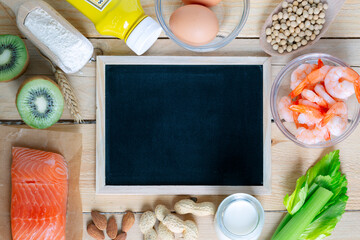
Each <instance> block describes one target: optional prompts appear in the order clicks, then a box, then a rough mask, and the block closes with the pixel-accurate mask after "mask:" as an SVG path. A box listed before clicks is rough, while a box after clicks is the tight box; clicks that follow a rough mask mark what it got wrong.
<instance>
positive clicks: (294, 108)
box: [270, 53, 360, 148]
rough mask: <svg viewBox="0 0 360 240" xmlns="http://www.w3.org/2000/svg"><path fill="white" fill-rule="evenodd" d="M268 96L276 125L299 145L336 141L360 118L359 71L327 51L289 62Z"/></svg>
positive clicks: (333, 143) (309, 145)
mask: <svg viewBox="0 0 360 240" xmlns="http://www.w3.org/2000/svg"><path fill="white" fill-rule="evenodd" d="M270 97H271V99H270V101H271V112H272V115H273V118H274V121H275V123H276V125H277V126H278V127H279V129H280V131H281V132H282V133H283V134H284V135H285V136H287V137H288V138H289V139H290V140H292V141H293V142H294V143H296V144H297V145H299V146H302V147H307V148H325V147H330V146H333V145H335V144H338V143H340V142H341V141H343V140H344V139H345V138H347V137H348V136H349V135H350V134H351V133H352V132H353V131H354V130H355V128H356V127H357V125H358V124H359V121H360V77H359V74H358V73H357V72H356V71H355V70H353V69H352V68H350V66H349V65H347V64H346V63H345V62H343V61H342V60H340V59H338V58H336V57H333V56H331V55H328V54H322V53H312V54H306V55H303V56H300V57H298V58H296V59H294V60H292V61H291V62H289V63H288V64H287V65H286V66H285V67H284V68H283V69H282V70H281V71H280V73H279V74H278V75H277V77H276V79H275V82H274V83H273V86H272V89H271V94H270Z"/></svg>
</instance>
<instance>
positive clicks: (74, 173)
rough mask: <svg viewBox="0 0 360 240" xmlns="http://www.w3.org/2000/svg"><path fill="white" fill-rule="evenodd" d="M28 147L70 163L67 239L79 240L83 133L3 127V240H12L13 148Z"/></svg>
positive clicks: (0, 197) (0, 192) (0, 201)
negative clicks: (59, 155) (60, 157)
mask: <svg viewBox="0 0 360 240" xmlns="http://www.w3.org/2000/svg"><path fill="white" fill-rule="evenodd" d="M12 147H28V148H34V149H39V150H43V151H48V152H55V153H59V154H61V155H62V156H64V158H65V160H66V161H67V162H68V170H69V193H68V204H67V215H66V240H80V239H82V234H83V215H82V203H81V196H80V190H79V177H80V165H81V154H82V134H81V133H69V132H59V131H47V130H36V129H25V128H14V127H5V126H0V239H1V240H10V239H12V237H11V226H10V202H11V162H12V156H11V148H12Z"/></svg>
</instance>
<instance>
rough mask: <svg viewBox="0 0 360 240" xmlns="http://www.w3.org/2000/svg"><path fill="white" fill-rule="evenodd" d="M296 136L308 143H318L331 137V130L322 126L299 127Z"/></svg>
mask: <svg viewBox="0 0 360 240" xmlns="http://www.w3.org/2000/svg"><path fill="white" fill-rule="evenodd" d="M296 138H297V139H298V140H299V141H301V142H303V143H306V144H316V143H319V142H323V141H328V140H330V139H331V137H330V132H329V130H328V129H327V128H325V127H320V126H316V127H315V128H314V129H306V128H298V130H297V133H296Z"/></svg>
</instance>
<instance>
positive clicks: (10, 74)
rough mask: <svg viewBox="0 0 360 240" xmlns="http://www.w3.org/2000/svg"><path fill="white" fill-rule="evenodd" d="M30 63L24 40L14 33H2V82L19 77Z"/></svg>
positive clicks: (0, 36)
mask: <svg viewBox="0 0 360 240" xmlns="http://www.w3.org/2000/svg"><path fill="white" fill-rule="evenodd" d="M28 63H29V54H28V51H27V48H26V46H25V43H24V41H23V40H22V39H21V38H20V37H18V36H14V35H0V82H6V81H10V80H13V79H15V78H17V77H19V76H20V75H21V74H22V73H23V72H24V71H25V70H26V67H27V65H28Z"/></svg>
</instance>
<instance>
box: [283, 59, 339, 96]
mask: <svg viewBox="0 0 360 240" xmlns="http://www.w3.org/2000/svg"><path fill="white" fill-rule="evenodd" d="M332 68H333V67H332V66H327V65H326V66H322V67H321V68H318V69H316V70H314V71H312V72H311V73H310V74H309V75H307V77H306V78H305V79H304V80H303V81H302V82H301V83H300V84H299V85H298V86H297V87H296V88H295V89H294V90H293V91H292V92H291V93H290V96H291V98H295V97H297V96H299V95H300V94H301V92H302V91H303V90H304V89H305V88H306V87H307V86H308V85H310V84H316V83H319V82H321V81H324V79H325V77H326V75H327V73H328V72H329V71H330V69H332Z"/></svg>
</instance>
